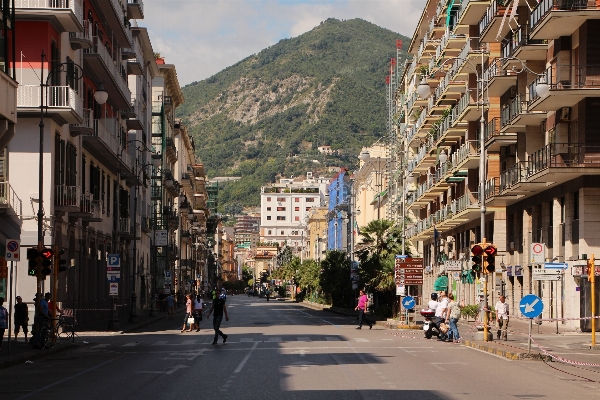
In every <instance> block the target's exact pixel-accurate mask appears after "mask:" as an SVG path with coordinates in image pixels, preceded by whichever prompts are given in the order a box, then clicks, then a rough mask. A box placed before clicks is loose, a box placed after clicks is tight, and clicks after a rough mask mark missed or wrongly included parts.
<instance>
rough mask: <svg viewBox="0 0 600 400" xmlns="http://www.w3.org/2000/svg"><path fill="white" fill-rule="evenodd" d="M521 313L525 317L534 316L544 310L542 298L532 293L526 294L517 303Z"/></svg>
mask: <svg viewBox="0 0 600 400" xmlns="http://www.w3.org/2000/svg"><path fill="white" fill-rule="evenodd" d="M519 308H520V310H521V313H522V314H523V315H524V316H525V317H527V318H535V317H537V316H538V315H540V314H541V313H542V311H543V310H544V303H543V302H542V299H540V298H539V297H537V296H536V295H534V294H528V295H527V296H525V297H523V298H522V299H521V302H520V303H519Z"/></svg>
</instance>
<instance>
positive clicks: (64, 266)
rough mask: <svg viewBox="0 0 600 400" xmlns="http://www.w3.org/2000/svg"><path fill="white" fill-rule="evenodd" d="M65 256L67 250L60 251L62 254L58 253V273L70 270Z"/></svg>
mask: <svg viewBox="0 0 600 400" xmlns="http://www.w3.org/2000/svg"><path fill="white" fill-rule="evenodd" d="M64 254H65V249H60V252H59V253H58V257H59V260H58V272H64V271H66V270H67V269H69V267H67V260H65V259H64V258H63V256H64Z"/></svg>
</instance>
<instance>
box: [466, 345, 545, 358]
mask: <svg viewBox="0 0 600 400" xmlns="http://www.w3.org/2000/svg"><path fill="white" fill-rule="evenodd" d="M463 344H464V345H465V346H467V347H472V348H474V349H477V350H481V351H485V352H486V353H490V354H494V355H497V356H500V357H504V358H507V359H509V360H519V361H552V357H550V356H546V355H542V354H540V353H526V352H515V351H508V350H502V349H499V348H497V347H494V346H489V345H485V344H479V343H477V342H474V341H472V340H464V341H463Z"/></svg>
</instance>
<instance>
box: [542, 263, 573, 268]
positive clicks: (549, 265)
mask: <svg viewBox="0 0 600 400" xmlns="http://www.w3.org/2000/svg"><path fill="white" fill-rule="evenodd" d="M567 268H569V265H568V264H567V263H553V262H547V263H544V269H567Z"/></svg>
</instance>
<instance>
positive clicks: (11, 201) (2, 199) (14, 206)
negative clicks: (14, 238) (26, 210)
mask: <svg viewBox="0 0 600 400" xmlns="http://www.w3.org/2000/svg"><path fill="white" fill-rule="evenodd" d="M0 209H2V210H12V211H13V213H14V214H16V215H23V202H22V201H21V199H20V198H19V196H17V194H16V193H15V191H14V189H13V188H12V186H11V185H10V183H8V182H0Z"/></svg>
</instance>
